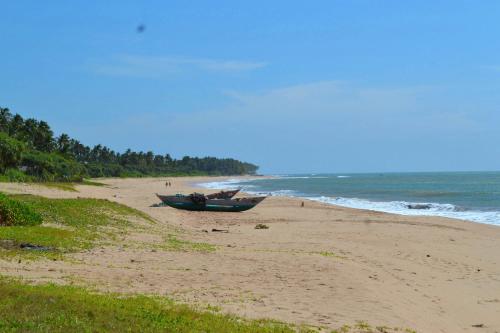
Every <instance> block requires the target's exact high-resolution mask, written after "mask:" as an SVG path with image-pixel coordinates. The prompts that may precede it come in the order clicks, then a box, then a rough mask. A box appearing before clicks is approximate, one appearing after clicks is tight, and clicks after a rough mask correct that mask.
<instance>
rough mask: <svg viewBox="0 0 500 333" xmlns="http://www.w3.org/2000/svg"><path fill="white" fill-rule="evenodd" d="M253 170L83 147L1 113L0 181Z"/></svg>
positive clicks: (232, 163) (229, 162)
mask: <svg viewBox="0 0 500 333" xmlns="http://www.w3.org/2000/svg"><path fill="white" fill-rule="evenodd" d="M257 168H258V167H257V166H256V165H253V164H251V163H246V162H241V161H238V160H235V159H231V158H224V159H219V158H215V157H204V158H198V157H189V156H184V157H183V158H182V159H179V160H177V159H173V158H172V157H171V156H170V155H169V154H165V155H159V154H154V153H153V152H151V151H148V152H134V151H132V150H130V149H128V150H127V151H125V152H124V153H117V152H114V151H113V150H111V149H109V148H108V147H106V146H103V145H96V146H94V147H89V146H85V145H83V144H82V143H80V142H79V141H78V140H75V139H72V138H70V137H69V136H68V135H67V134H61V135H60V136H59V137H54V133H53V132H52V130H51V128H50V126H49V124H47V123H46V122H44V121H38V120H36V119H23V117H21V116H20V115H19V114H15V115H13V114H11V112H10V110H9V109H7V108H1V107H0V181H22V182H27V181H44V182H56V181H62V182H73V181H78V182H80V181H82V180H83V178H85V177H143V176H163V175H168V176H172V175H174V176H175V175H241V174H255V172H256V171H257Z"/></svg>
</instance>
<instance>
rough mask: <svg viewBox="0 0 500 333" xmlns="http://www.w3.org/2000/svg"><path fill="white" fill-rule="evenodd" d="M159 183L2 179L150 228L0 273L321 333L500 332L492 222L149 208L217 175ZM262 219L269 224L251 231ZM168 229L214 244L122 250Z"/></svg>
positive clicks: (289, 207)
mask: <svg viewBox="0 0 500 333" xmlns="http://www.w3.org/2000/svg"><path fill="white" fill-rule="evenodd" d="M168 180H170V181H171V182H172V186H171V187H169V188H166V187H165V181H166V179H165V178H154V179H153V178H142V179H107V180H100V181H102V182H105V183H106V184H108V185H109V186H106V187H96V186H78V187H77V189H78V191H79V192H77V193H76V192H65V191H60V190H57V189H49V188H45V187H41V186H34V185H22V184H0V191H6V192H12V193H14V192H16V193H33V194H38V195H43V196H47V197H57V198H58V197H93V198H106V199H109V200H113V201H117V202H119V203H123V204H126V205H128V206H131V207H134V208H136V209H139V210H141V211H144V212H146V213H148V214H149V215H151V216H152V217H153V218H154V219H155V220H156V221H157V222H156V223H155V224H152V225H151V226H149V227H148V228H145V230H142V229H141V230H138V231H136V232H135V231H133V230H132V231H131V232H129V234H128V235H125V236H123V237H122V238H121V239H119V241H118V243H117V244H115V245H108V246H104V245H103V246H100V247H98V248H94V249H92V250H90V251H88V252H84V253H78V254H74V255H72V257H73V258H74V259H75V260H65V261H55V262H52V261H32V262H22V263H18V262H17V261H4V260H0V271H1V274H2V275H10V276H19V277H24V278H26V279H28V280H30V281H34V282H45V281H55V282H58V283H77V284H80V285H86V286H91V287H94V288H97V289H99V290H106V291H119V292H127V293H128V292H130V293H147V294H155V295H165V296H169V297H172V298H174V299H177V300H180V301H182V302H188V303H191V304H198V305H203V304H211V305H214V306H219V307H220V308H221V309H222V310H223V311H227V312H231V313H235V314H238V315H242V316H246V317H251V318H273V319H277V320H281V321H285V322H291V323H298V324H302V323H303V324H310V325H316V326H320V327H327V328H338V327H340V326H342V325H344V324H349V325H352V324H354V323H356V322H357V321H363V322H366V323H368V324H370V325H372V326H379V325H385V326H390V327H403V328H411V329H414V330H416V331H417V332H432V333H433V332H453V333H454V332H500V228H499V227H495V226H489V225H483V224H478V223H472V222H466V221H459V220H453V219H447V218H438V217H409V216H401V215H394V214H386V213H379V212H373V211H366V210H356V209H350V208H344V207H338V206H332V205H326V204H322V203H318V202H312V201H304V202H305V205H304V207H301V202H302V201H303V200H300V199H294V198H287V197H270V198H267V199H266V200H265V201H264V202H262V203H261V204H260V205H258V206H257V207H256V208H254V209H252V210H249V211H247V212H243V213H213V212H188V211H181V210H175V209H173V208H169V207H151V205H152V204H154V203H158V202H159V200H158V199H157V198H156V196H155V193H177V192H181V193H186V194H187V193H190V192H192V191H194V190H195V185H194V184H196V183H199V182H203V181H215V180H217V178H213V177H211V178H203V177H194V178H187V177H186V178H168ZM198 191H200V190H199V189H198ZM201 191H204V192H207V190H201ZM259 223H263V224H266V225H267V226H269V229H262V230H258V229H255V225H257V224H259ZM143 229H144V228H143ZM212 229H224V230H228V232H227V233H225V232H212ZM174 232H175V233H176V234H177V235H178V237H179V238H180V239H182V240H187V241H192V242H199V243H208V244H214V245H216V246H217V248H216V250H215V251H212V252H206V253H205V252H199V251H184V252H179V251H167V250H165V251H162V250H151V249H150V248H148V246H147V245H144V246H142V247H141V246H128V245H130V244H136V243H137V242H139V243H140V242H142V243H143V244H148V243H151V244H154V243H158V242H161V241H162V239H163V238H162V235H163V236H164V235H168V234H169V233H174ZM120 242H121V243H120ZM75 281H76V282H75ZM474 325H483V327H474Z"/></svg>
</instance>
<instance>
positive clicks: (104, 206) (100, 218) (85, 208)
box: [0, 195, 154, 256]
mask: <svg viewBox="0 0 500 333" xmlns="http://www.w3.org/2000/svg"><path fill="white" fill-rule="evenodd" d="M0 198H4V201H5V202H10V203H13V205H14V207H18V206H19V207H23V209H25V210H26V211H28V212H30V213H33V214H34V216H37V220H36V222H37V223H31V224H25V225H34V224H39V223H41V222H42V219H43V222H45V223H47V224H49V225H48V226H46V225H43V226H19V224H5V225H10V226H1V227H0V242H1V241H3V242H4V243H5V242H7V243H5V244H8V246H6V245H5V244H4V246H1V245H2V244H0V250H1V251H2V254H7V255H19V254H21V255H24V254H26V251H23V250H22V249H21V248H20V247H19V245H20V244H23V243H29V244H34V245H38V246H45V247H49V248H50V249H51V251H37V252H33V251H31V253H30V256H33V255H42V256H52V255H54V254H62V253H66V252H71V251H77V250H81V249H87V248H90V247H91V246H92V244H93V243H94V242H96V241H98V240H103V239H104V238H105V237H108V238H113V237H116V235H117V234H119V233H120V232H121V233H123V232H124V231H123V228H125V227H127V226H129V225H130V223H131V222H130V220H131V219H140V220H142V221H144V222H146V223H151V222H154V220H153V219H151V217H149V216H148V215H147V214H144V213H142V212H140V211H138V210H136V209H133V208H130V207H127V206H124V205H121V204H118V203H115V202H111V201H108V200H101V199H48V198H43V197H38V196H33V195H10V196H8V197H7V196H5V195H1V197H0ZM16 205H17V206H16ZM0 207H1V200H0ZM25 215H26V214H25ZM32 220H33V219H32ZM110 227H111V228H114V229H112V230H113V231H111V230H110V229H109V228H110ZM116 228H119V229H122V230H121V231H117V230H116Z"/></svg>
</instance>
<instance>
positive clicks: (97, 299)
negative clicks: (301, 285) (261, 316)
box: [0, 278, 305, 333]
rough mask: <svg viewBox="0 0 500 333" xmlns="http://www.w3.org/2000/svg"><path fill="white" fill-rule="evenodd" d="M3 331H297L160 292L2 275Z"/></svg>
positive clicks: (0, 319) (0, 325)
mask: <svg viewBox="0 0 500 333" xmlns="http://www.w3.org/2000/svg"><path fill="white" fill-rule="evenodd" d="M0 297H1V299H2V302H0V331H2V332H217V333H219V332H220V333H224V332H241V333H243V332H262V333H267V332H269V333H271V332H282V333H285V332H297V331H305V330H300V329H299V328H296V327H293V326H290V325H286V324H283V323H279V322H275V321H270V320H245V319H242V318H238V317H235V316H231V315H223V314H217V313H214V312H209V311H198V310H195V309H193V308H190V307H188V306H186V305H179V304H175V303H174V302H172V301H170V300H167V299H165V298H159V297H156V298H154V297H145V296H135V297H123V296H120V295H116V294H95V293H90V292H88V291H85V290H84V289H81V288H75V287H62V286H56V285H38V286H29V285H25V284H22V283H19V282H15V281H12V280H7V279H5V278H0Z"/></svg>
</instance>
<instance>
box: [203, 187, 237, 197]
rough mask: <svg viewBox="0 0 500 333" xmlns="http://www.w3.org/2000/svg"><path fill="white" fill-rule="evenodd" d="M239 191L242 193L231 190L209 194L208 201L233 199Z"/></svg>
mask: <svg viewBox="0 0 500 333" xmlns="http://www.w3.org/2000/svg"><path fill="white" fill-rule="evenodd" d="M239 191H240V189H237V190H231V191H220V192H217V193H212V194H207V195H206V197H207V199H231V198H232V197H234V196H235V195H236V194H237V193H238V192H239Z"/></svg>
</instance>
